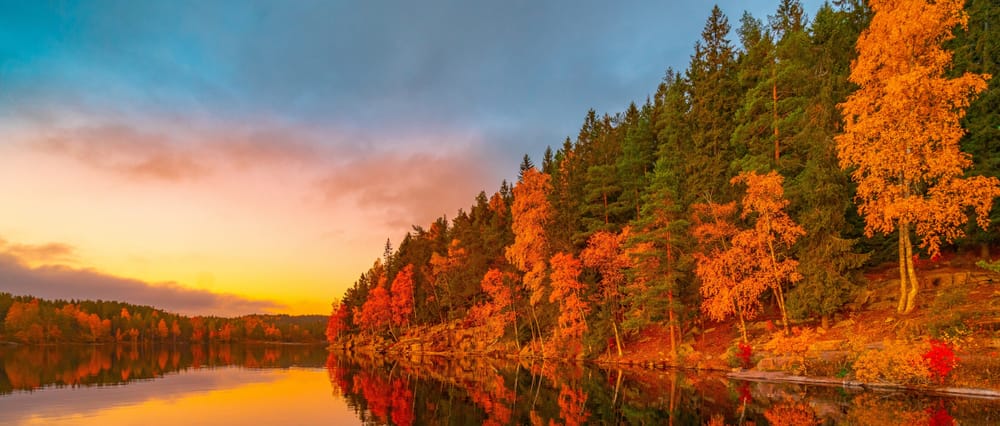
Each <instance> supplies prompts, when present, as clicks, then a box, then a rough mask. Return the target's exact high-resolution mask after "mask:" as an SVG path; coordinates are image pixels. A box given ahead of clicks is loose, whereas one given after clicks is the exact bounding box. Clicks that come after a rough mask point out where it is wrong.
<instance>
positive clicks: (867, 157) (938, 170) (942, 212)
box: [836, 0, 1000, 313]
mask: <svg viewBox="0 0 1000 426" xmlns="http://www.w3.org/2000/svg"><path fill="white" fill-rule="evenodd" d="M964 4H965V0H935V1H928V0H870V1H869V5H870V6H871V8H872V10H873V11H874V12H875V15H874V17H873V18H872V21H871V24H870V25H869V27H868V29H866V30H865V31H864V32H863V33H862V34H861V36H860V38H859V39H858V42H857V50H858V58H857V59H856V60H855V61H854V62H853V63H852V64H851V75H850V80H851V81H852V82H854V83H855V84H857V85H858V86H859V89H858V90H857V91H856V92H854V93H853V94H851V95H850V96H849V97H848V98H847V100H846V101H845V102H844V103H842V104H840V109H841V111H842V112H843V115H844V133H843V134H841V135H839V136H837V137H836V143H837V154H838V157H839V159H840V166H841V167H842V168H844V169H852V172H851V177H852V179H853V180H854V181H855V182H857V184H858V186H857V201H858V211H859V212H860V213H861V214H862V215H863V216H864V217H865V232H866V234H867V235H869V236H871V235H873V234H874V233H875V232H880V233H883V234H889V233H892V232H893V231H898V232H899V237H898V238H899V274H900V298H899V304H898V306H897V309H898V311H899V312H901V313H909V312H911V311H912V310H913V309H914V307H915V306H916V302H915V300H916V295H917V291H918V288H919V286H918V282H917V276H916V272H915V271H914V268H913V246H912V243H911V239H910V235H911V232H916V235H917V236H918V237H920V238H921V244H920V245H921V247H923V248H925V249H926V250H927V251H928V253H929V254H930V255H931V256H933V255H935V254H937V253H938V251H939V250H940V244H941V241H942V239H943V240H945V241H948V242H951V241H952V240H953V239H955V238H956V237H960V236H962V235H963V231H962V227H963V225H964V224H965V223H966V222H967V221H968V217H967V210H968V209H970V208H972V209H974V210H975V213H976V215H977V222H978V223H979V225H980V226H982V227H984V228H985V227H986V226H987V225H988V223H989V222H988V221H989V219H988V213H989V211H990V209H991V207H992V205H993V198H994V197H996V196H997V195H1000V189H998V188H1000V181H998V180H997V179H996V178H992V177H989V178H988V177H971V178H963V177H962V174H963V171H964V170H965V169H967V168H969V167H970V165H971V160H970V156H969V155H968V154H966V153H964V152H962V151H961V150H960V148H959V139H960V138H961V137H962V135H963V133H964V130H963V129H962V127H961V125H960V123H959V120H960V119H961V118H962V116H963V115H964V114H965V108H967V107H968V106H969V102H970V101H971V100H972V98H973V97H974V96H975V95H976V94H978V93H979V92H981V91H983V90H984V89H985V88H986V80H987V79H988V78H989V76H986V75H980V74H971V73H966V74H965V75H963V76H961V77H958V78H951V79H949V78H947V77H946V76H945V72H946V71H947V70H948V68H949V66H950V64H951V59H952V54H951V52H950V51H947V50H945V49H943V48H942V47H941V45H942V43H943V42H945V41H947V40H949V39H951V38H952V37H953V35H952V30H953V29H954V28H955V27H956V26H958V25H962V26H964V25H965V24H966V21H967V19H968V17H967V16H966V15H965V13H964V12H963V9H962V8H963V5H964Z"/></svg>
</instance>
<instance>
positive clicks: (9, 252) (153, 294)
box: [0, 243, 288, 316]
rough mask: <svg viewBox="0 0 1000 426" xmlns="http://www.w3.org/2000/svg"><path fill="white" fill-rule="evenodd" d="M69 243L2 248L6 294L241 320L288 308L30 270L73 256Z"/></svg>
mask: <svg viewBox="0 0 1000 426" xmlns="http://www.w3.org/2000/svg"><path fill="white" fill-rule="evenodd" d="M73 253H74V250H73V249H72V247H69V246H68V245H66V244H61V243H50V244H43V245H38V246H34V245H25V244H10V243H5V244H4V245H3V246H2V248H0V282H2V283H3V284H4V285H3V291H6V292H9V293H12V294H15V295H31V296H35V297H40V298H47V299H64V300H65V299H91V300H94V299H103V300H118V301H123V302H129V303H134V304H140V305H150V306H155V307H158V308H161V309H165V310H167V311H171V312H177V313H182V314H187V315H230V316H235V315H242V314H249V313H264V312H277V311H282V310H287V309H288V307H287V306H284V305H282V304H280V303H278V302H274V301H270V300H254V299H250V298H246V297H243V296H239V295H234V294H224V293H214V292H211V291H208V290H203V289H193V288H188V287H185V286H182V285H180V284H177V283H172V282H170V283H155V284H154V283H148V282H144V281H141V280H137V279H131V278H122V277H117V276H113V275H109V274H106V273H103V272H100V271H95V270H92V269H79V268H75V267H70V266H65V265H53V264H50V263H45V264H43V265H41V266H35V267H32V266H29V264H28V260H33V261H36V262H37V261H45V259H48V260H50V261H51V260H60V259H64V258H66V257H67V256H70V257H71V256H73Z"/></svg>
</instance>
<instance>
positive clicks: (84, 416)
mask: <svg viewBox="0 0 1000 426" xmlns="http://www.w3.org/2000/svg"><path fill="white" fill-rule="evenodd" d="M0 368H2V369H0V424H4V425H13V424H24V425H28V424H44V425H59V424H67V425H69V424H72V425H89V424H94V425H119V424H121V425H128V424H135V425H161V424H163V425H166V424H169V425H176V424H206V425H207V424H213V425H219V424H282V425H284V424H303V425H308V424H335V425H362V424H364V425H384V424H392V425H414V424H431V425H439V424H440V425H467V424H472V425H478V424H488V425H524V424H536V425H556V424H558V425H567V426H568V425H579V424H637V425H639V424H647V425H670V424H677V425H687V424H717V425H722V424H731V425H736V424H750V423H751V422H752V423H753V424H756V425H766V424H807V423H810V422H811V423H812V424H865V425H869V424H871V425H879V424H884V425H904V424H905V425H918V424H933V425H943V424H954V423H956V422H957V424H962V425H977V424H983V425H995V424H1000V401H995V400H985V399H970V398H946V397H938V396H927V395H912V394H906V393H884V392H880V393H874V392H856V391H848V390H844V389H841V388H835V387H816V386H801V385H787V384H771V383H753V382H741V381H732V380H728V379H726V378H725V377H724V376H723V375H720V374H717V373H713V374H707V373H694V372H686V371H664V370H643V369H614V368H612V369H607V368H594V367H588V366H582V365H576V364H565V363H554V362H546V363H537V362H536V363H529V362H521V363H515V362H511V361H497V360H484V359H445V358H430V357H423V358H417V359H406V360H399V361H390V360H386V359H381V358H378V357H370V356H361V355H358V356H346V355H343V354H331V353H328V352H327V351H326V349H325V348H322V347H317V346H295V345H222V346H176V347H171V346H167V347H156V346H147V347H143V346H139V347H132V346H128V345H125V346H61V347H60V346H47V347H38V346H0Z"/></svg>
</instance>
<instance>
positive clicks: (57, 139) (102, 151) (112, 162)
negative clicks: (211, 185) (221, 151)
mask: <svg viewBox="0 0 1000 426" xmlns="http://www.w3.org/2000/svg"><path fill="white" fill-rule="evenodd" d="M35 146H36V147H37V148H38V149H40V150H42V151H46V152H49V153H52V154H57V155H63V156H67V157H70V158H73V159H75V160H77V161H79V162H81V163H83V164H86V165H88V166H91V167H94V168H96V169H100V170H106V171H110V172H114V173H116V174H120V175H123V176H125V177H127V178H134V179H153V180H167V181H180V180H185V179H194V178H197V177H200V176H203V175H206V174H207V173H208V168H207V167H206V166H205V165H203V164H201V163H200V161H199V160H198V159H197V156H196V155H195V154H194V153H192V152H190V150H185V149H183V147H182V146H180V145H179V144H172V143H169V140H168V139H167V138H166V137H164V136H162V135H158V134H155V133H148V132H142V131H139V130H136V129H135V128H133V127H130V126H126V125H119V124H110V125H100V126H89V127H76V128H72V129H65V130H62V131H58V132H54V133H50V134H49V135H47V136H45V137H43V138H41V140H38V141H36V143H35Z"/></svg>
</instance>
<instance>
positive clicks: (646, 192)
mask: <svg viewBox="0 0 1000 426" xmlns="http://www.w3.org/2000/svg"><path fill="white" fill-rule="evenodd" d="M884 3H885V2H880V3H879V4H880V5H883V4H884ZM903 3H905V7H912V8H916V7H918V6H919V5H928V4H936V2H932V3H927V2H923V1H921V0H913V1H909V2H903ZM949 4H951V3H949ZM897 6H899V4H897ZM883 7H885V6H884V5H883ZM899 7H904V6H899ZM965 10H966V12H967V13H968V15H969V21H968V27H967V29H964V28H963V27H961V26H956V27H955V28H954V30H953V32H954V34H955V36H956V37H955V38H954V39H952V40H949V41H948V42H947V43H946V45H945V48H947V49H948V51H949V52H952V53H953V54H954V57H953V59H952V61H951V64H950V66H949V67H947V70H946V72H947V74H948V76H952V77H955V76H960V75H962V74H964V73H967V72H969V73H980V74H990V75H992V76H993V77H992V79H991V80H989V85H988V87H987V88H986V89H985V90H984V91H982V93H980V94H979V96H978V97H977V98H975V99H974V100H973V102H972V104H971V105H969V106H968V108H967V109H966V110H965V111H966V112H967V115H965V116H964V118H962V125H963V126H964V127H965V129H966V130H967V132H968V133H967V134H966V135H965V136H964V138H962V140H961V149H962V151H964V152H965V153H969V154H971V164H969V166H968V167H967V168H966V169H965V170H964V172H965V175H966V176H989V177H993V176H997V174H998V173H1000V167H997V164H1000V152H998V151H997V148H996V147H997V142H996V141H997V140H998V138H1000V109H998V108H997V105H998V101H1000V77H998V76H1000V67H998V65H997V59H998V58H1000V31H997V29H996V28H994V27H995V24H996V16H998V13H1000V4H998V3H996V2H995V1H990V0H970V1H968V2H966V5H965ZM873 16H874V14H873V12H872V10H871V9H869V7H868V5H867V2H864V1H861V0H835V1H833V2H832V4H831V3H826V4H824V5H823V6H821V7H820V9H819V10H818V11H817V12H816V13H815V14H814V15H813V16H811V17H810V16H808V15H807V14H806V13H805V12H804V11H803V9H802V6H801V4H800V3H799V2H798V1H796V0H781V1H779V5H778V7H777V10H776V11H775V13H774V15H772V16H768V17H767V19H766V20H761V19H758V18H755V17H753V16H751V15H750V14H744V15H743V16H742V17H741V18H740V19H739V21H738V23H737V24H736V25H734V26H731V24H730V21H729V19H728V18H727V17H726V16H725V15H724V14H723V13H722V11H721V10H720V9H719V8H718V7H715V8H714V9H713V10H712V11H711V13H710V16H709V18H708V20H707V22H706V24H705V27H704V30H703V31H702V33H701V39H700V40H698V41H697V42H696V43H695V45H694V52H693V54H692V55H691V60H690V63H689V66H688V68H687V69H686V70H683V71H677V70H673V69H668V70H667V71H666V75H665V77H664V79H663V81H662V82H661V83H660V84H659V86H658V87H657V88H656V90H655V95H654V96H653V97H652V98H649V99H646V101H645V102H644V103H642V104H639V105H637V104H635V103H633V104H631V105H629V106H628V107H627V108H626V109H625V111H624V112H621V113H615V114H603V115H601V114H598V113H597V112H596V111H594V110H590V111H589V112H588V113H587V114H586V115H585V117H584V121H583V126H582V127H581V129H580V132H579V134H578V135H577V136H576V137H575V138H569V137H567V138H566V140H565V141H563V142H562V144H561V146H558V147H557V148H556V149H554V150H553V149H552V148H549V149H547V150H546V151H545V153H544V156H543V157H542V158H541V163H540V164H538V165H537V166H536V164H535V162H534V161H532V160H531V158H529V156H527V155H525V157H524V160H523V162H522V164H521V166H520V172H521V173H520V175H519V179H518V182H516V183H515V184H510V183H508V182H506V181H505V182H503V183H502V184H501V186H500V189H499V191H497V192H495V193H494V194H492V195H488V194H487V193H486V192H481V193H480V194H479V195H478V196H477V197H476V199H475V203H474V204H473V205H472V207H471V208H470V209H469V210H468V211H465V210H459V211H458V214H457V215H456V216H455V217H454V218H452V219H451V220H449V219H448V218H447V217H441V218H438V219H437V220H435V221H434V222H433V223H432V224H431V225H430V227H429V228H423V227H421V226H414V227H413V231H412V232H409V233H408V234H407V235H406V236H405V237H404V238H403V240H402V242H401V243H400V244H399V246H398V248H393V247H392V245H391V244H390V243H389V242H388V241H387V243H386V246H385V252H384V254H383V256H382V258H380V259H378V260H376V261H375V264H374V265H373V266H372V268H371V269H370V270H369V271H367V272H365V273H364V274H362V275H361V277H360V278H359V279H358V280H357V282H355V283H354V285H353V286H352V287H351V288H349V289H348V290H347V291H346V293H345V294H344V296H343V297H342V298H341V299H340V300H339V301H337V302H335V303H334V311H333V315H331V317H330V322H329V327H328V329H327V333H328V337H329V338H330V339H331V340H335V339H337V338H338V337H341V338H343V337H349V336H358V335H362V336H367V337H378V336H381V337H385V338H398V337H399V335H400V333H401V332H405V330H406V329H407V328H409V327H412V326H414V325H432V324H437V323H446V322H450V321H454V320H462V321H464V322H465V324H467V325H470V326H484V328H483V330H484V331H483V333H484V335H483V336H481V337H482V339H483V340H484V341H485V342H486V343H488V344H493V343H494V342H506V343H505V344H508V345H510V347H514V346H516V347H517V348H518V349H522V348H526V347H530V348H532V350H533V351H534V350H540V351H541V352H543V353H544V352H552V351H557V352H558V351H565V352H568V353H571V354H572V353H580V352H582V353H583V354H596V353H602V352H604V351H608V350H615V349H616V348H615V347H616V346H617V351H618V352H619V353H620V352H621V350H622V345H623V344H624V343H625V341H626V340H628V338H629V337H630V336H635V335H636V334H637V333H638V332H639V331H640V330H642V329H643V328H644V327H646V326H648V325H652V324H660V325H666V326H667V327H668V328H669V330H670V336H671V342H672V343H673V342H674V341H675V337H676V339H677V342H678V343H679V342H681V341H685V340H687V339H689V338H690V336H691V335H692V333H693V332H694V330H696V329H697V328H699V327H702V324H703V323H704V322H703V321H704V320H708V319H713V318H720V317H730V318H732V317H738V318H739V319H741V320H742V319H744V318H747V319H752V318H753V317H754V316H755V315H757V314H759V313H760V312H761V310H762V309H763V307H764V306H777V307H778V308H780V311H781V313H782V314H783V315H784V314H785V312H786V311H787V315H788V316H789V317H791V318H829V317H830V316H831V315H832V314H834V313H836V312H838V311H840V310H841V309H842V308H843V307H844V305H845V304H846V303H847V302H849V301H850V300H852V297H853V295H854V293H855V290H856V289H857V288H858V285H859V284H860V282H861V278H860V271H861V269H862V268H864V267H865V266H866V265H873V264H878V263H882V262H885V261H888V260H893V259H894V258H895V257H896V255H897V253H899V252H901V250H902V249H901V248H899V247H902V246H901V245H899V244H902V243H897V233H896V232H895V231H892V232H885V233H881V234H880V233H870V234H871V235H870V236H866V235H865V234H866V232H865V231H866V230H865V227H866V224H865V220H866V218H865V217H862V216H859V214H858V210H857V208H856V206H855V205H854V202H855V200H856V198H857V196H858V195H859V191H858V185H857V184H856V183H855V182H852V179H851V175H850V174H849V172H850V169H849V170H844V169H843V168H842V164H840V163H841V162H840V160H839V159H838V152H837V143H836V142H835V139H836V138H837V137H838V135H841V134H843V132H844V131H845V129H844V117H843V116H842V114H841V110H840V109H839V108H838V104H842V103H844V102H845V100H846V99H848V96H849V95H851V94H852V93H854V92H855V91H856V90H858V88H859V86H858V85H856V84H855V83H854V82H852V80H851V79H849V76H850V75H851V65H852V61H854V60H855V59H856V58H857V57H858V53H857V50H856V45H857V44H858V40H859V35H860V34H861V33H862V32H863V31H864V30H865V29H866V28H868V26H869V23H870V22H871V20H872V18H873ZM893 25H911V26H912V25H922V24H919V23H915V22H910V23H906V22H900V23H896V24H893ZM733 27H735V32H733V33H732V34H734V35H735V37H736V38H737V43H734V42H733V41H731V40H730V39H729V37H730V34H731V32H730V30H731V29H732V28H733ZM907 31H917V32H918V31H919V28H914V27H908V29H907ZM867 43H868V46H872V45H873V44H874V43H879V40H877V39H874V38H869V39H868V41H867ZM931 44H933V43H931ZM892 48H896V47H892ZM898 48H900V49H901V48H903V46H899V47H898ZM876 71H877V69H876ZM946 77H947V76H946ZM956 96H958V95H956ZM961 96H965V95H964V94H962V95H961ZM939 104H940V103H939ZM934 105H938V104H934ZM956 105H961V102H960V101H956ZM932 106H933V105H932ZM948 113H952V114H957V116H958V117H961V111H954V110H950V111H949V112H948ZM891 122H892V120H891V119H887V120H886V123H890V124H891ZM935 155H936V154H935ZM933 156H934V155H931V157H933ZM861 157H864V156H863V155H862V156H861ZM862 159H864V158H862ZM931 161H933V158H932V159H931ZM894 162H895V160H891V159H886V160H884V161H883V163H885V164H892V163H894ZM847 166H851V164H850V163H848V164H847V165H846V166H845V167H847ZM917 173H922V172H917ZM928 173H929V172H928ZM896 176H897V175H894V174H891V175H887V178H888V179H894V178H895V177H896ZM916 176H918V179H922V178H923V176H920V175H919V174H917V175H916ZM914 182H916V183H913V184H911V186H910V187H909V188H908V189H907V191H909V190H911V189H910V188H912V191H914V192H913V193H921V192H919V191H927V187H928V186H927V185H926V184H925V183H924V182H925V181H924V180H914ZM889 183H890V184H891V183H892V182H889ZM932 183H933V182H932ZM887 185H888V184H887ZM887 187H888V186H887ZM868 191H869V192H871V188H868ZM869 198H870V199H871V197H869ZM982 201H990V200H982ZM996 215H997V209H993V210H992V211H991V212H990V216H991V217H992V218H995V216H996ZM917 217H918V219H919V218H928V217H933V216H932V213H927V214H926V215H918V216H917ZM952 219H954V218H952ZM956 220H957V219H956ZM993 222H994V223H995V222H996V220H993ZM775 223H780V224H781V226H782V228H780V229H779V228H778V227H776V226H771V225H772V224H775ZM904 225H905V223H904ZM904 229H912V228H904ZM996 229H997V227H996V226H994V227H991V228H989V230H988V231H983V230H980V229H978V228H974V227H973V224H971V223H970V225H969V226H968V227H966V228H964V229H959V230H958V231H962V232H957V231H956V232H954V233H951V234H948V235H958V234H962V233H964V234H965V237H964V238H961V239H958V240H956V241H954V244H955V245H958V246H959V247H961V246H963V245H964V246H975V247H980V246H982V247H987V246H988V245H989V244H990V243H991V242H996V241H998V239H997V235H998V234H997V231H996ZM917 232H921V231H920V230H918V231H917ZM949 232H950V231H949ZM907 238H908V237H907ZM949 239H950V238H949ZM900 241H902V240H900ZM907 244H908V240H907ZM754 247H756V248H754ZM907 247H908V246H907ZM951 247H952V248H953V249H954V247H955V246H951ZM736 249H741V250H743V251H742V252H741V251H739V250H736ZM734 250H735V251H734ZM914 250H915V251H914V256H913V257H923V258H924V259H926V258H927V257H928V254H929V252H926V251H924V252H921V251H919V249H914ZM734 253H735V254H734ZM743 254H746V256H744V255H743ZM750 254H752V255H753V256H757V255H758V254H764V255H766V256H765V257H766V258H767V259H766V260H764V261H760V262H759V261H758V260H760V259H757V258H756V257H753V256H751V255H750ZM908 257H909V256H908ZM769 265H770V266H769ZM768 267H770V269H768ZM754 268H756V269H754ZM779 269H780V270H779ZM751 285H752V287H753V288H749V287H748V286H751ZM748 288H749V289H748ZM763 289H767V290H768V291H766V292H765V291H763ZM762 299H763V301H764V302H767V303H766V304H762V303H761V302H762ZM744 336H745V333H744ZM543 343H544V346H545V347H542V344H543ZM550 343H552V344H550Z"/></svg>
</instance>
